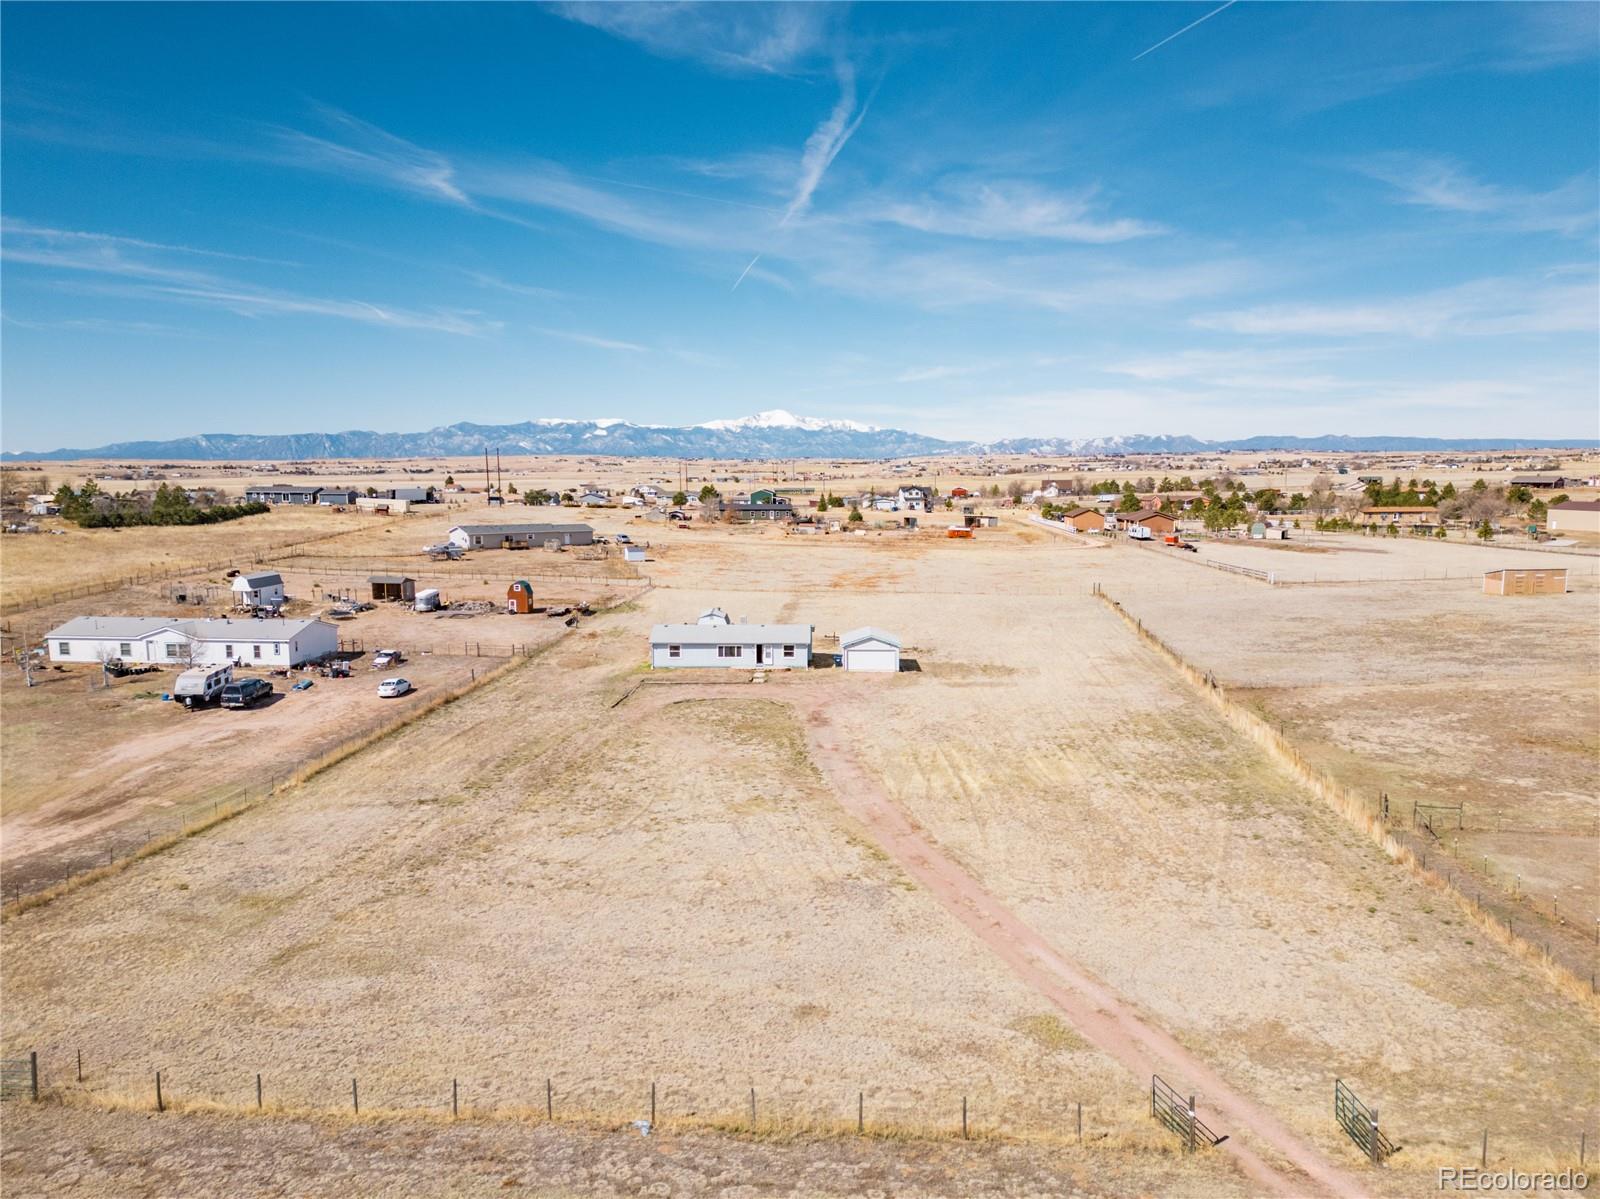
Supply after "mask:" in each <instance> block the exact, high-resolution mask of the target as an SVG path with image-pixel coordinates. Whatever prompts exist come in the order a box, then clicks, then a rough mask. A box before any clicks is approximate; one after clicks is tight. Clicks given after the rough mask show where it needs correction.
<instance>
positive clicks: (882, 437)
mask: <svg viewBox="0 0 1600 1199" xmlns="http://www.w3.org/2000/svg"><path fill="white" fill-rule="evenodd" d="M1597 446H1600V441H1596V440H1584V439H1570V438H1558V439H1547V440H1540V439H1536V438H1520V439H1516V438H1455V437H1450V438H1443V437H1348V436H1335V435H1329V436H1323V437H1272V436H1261V437H1246V438H1242V439H1238V440H1234V441H1207V440H1204V439H1202V438H1198V437H1188V436H1184V435H1165V434H1162V435H1146V434H1136V435H1131V436H1119V437H1081V438H1079V437H1014V438H1007V439H1004V440H1001V441H993V442H976V441H948V440H944V439H941V438H937V437H928V436H925V435H923V434H921V433H909V432H907V431H905V430H904V429H880V428H878V427H876V426H874V425H864V424H860V423H858V422H856V421H846V420H824V419H820V418H816V417H802V416H795V415H794V414H792V413H789V412H785V411H783V410H782V409H774V410H771V411H768V412H759V413H757V414H756V415H754V416H748V417H743V418H741V419H738V420H717V421H708V422H706V423H705V424H701V425H687V426H672V425H638V424H633V423H631V422H629V421H624V420H564V419H557V418H550V417H544V418H541V419H538V420H530V421H523V422H522V423H520V424H509V425H477V424H471V423H469V422H466V421H463V422H461V423H458V424H454V425H444V426H441V427H439V428H435V429H428V430H426V431H425V432H421V433H375V432H372V431H370V430H364V429H351V430H347V431H345V432H342V433H286V434H255V433H201V434H196V435H194V436H192V437H180V438H176V439H174V440H171V441H124V442H115V443H113V444H111V445H102V446H95V447H93V448H70V449H69V448H63V449H58V450H48V451H31V450H24V451H18V452H7V453H5V454H0V458H4V459H5V460H6V461H11V462H40V461H70V460H74V459H80V458H99V459H106V458H111V459H119V460H120V459H132V460H146V461H149V460H158V461H171V462H182V461H190V460H200V461H213V462H217V461H229V462H239V461H244V462H253V461H263V462H265V461H305V460H308V459H315V458H435V457H461V456H464V455H469V454H480V453H482V452H483V451H484V449H485V448H488V449H491V450H499V451H500V453H502V454H508V455H522V454H558V455H565V456H572V455H581V456H585V457H588V456H605V457H629V458H634V457H637V458H745V459H773V458H867V459H872V458H906V457H924V456H933V455H947V454H974V453H988V454H1034V455H1038V456H1042V457H1052V458H1072V457H1105V456H1108V455H1133V454H1194V453H1207V452H1220V451H1224V450H1282V451H1287V452H1292V453H1318V452H1321V453H1326V452H1330V451H1355V452H1362V453H1382V452H1386V451H1389V452H1394V451H1400V452H1404V451H1411V450H1431V451H1435V452H1439V451H1444V452H1449V451H1470V450H1531V449H1550V448H1556V447H1561V448H1575V449H1576V448H1581V449H1593V448H1595V447H1597Z"/></svg>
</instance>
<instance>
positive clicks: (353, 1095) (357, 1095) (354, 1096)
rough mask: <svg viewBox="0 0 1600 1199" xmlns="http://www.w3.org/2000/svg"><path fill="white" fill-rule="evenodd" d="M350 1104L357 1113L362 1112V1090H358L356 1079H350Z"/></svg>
mask: <svg viewBox="0 0 1600 1199" xmlns="http://www.w3.org/2000/svg"><path fill="white" fill-rule="evenodd" d="M350 1106H351V1108H352V1109H353V1110H354V1111H355V1112H356V1114H357V1115H360V1114H361V1092H359V1091H358V1090H356V1080H355V1079H353V1078H352V1079H351V1080H350Z"/></svg>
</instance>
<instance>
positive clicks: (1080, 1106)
mask: <svg viewBox="0 0 1600 1199" xmlns="http://www.w3.org/2000/svg"><path fill="white" fill-rule="evenodd" d="M1078 1144H1080V1145H1081V1144H1083V1104H1081V1103H1080V1104H1078Z"/></svg>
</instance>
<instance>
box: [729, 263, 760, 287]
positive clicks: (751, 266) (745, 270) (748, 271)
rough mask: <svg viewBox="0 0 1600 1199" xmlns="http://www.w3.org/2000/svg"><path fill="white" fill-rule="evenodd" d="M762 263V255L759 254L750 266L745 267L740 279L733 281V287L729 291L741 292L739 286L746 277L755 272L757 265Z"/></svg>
mask: <svg viewBox="0 0 1600 1199" xmlns="http://www.w3.org/2000/svg"><path fill="white" fill-rule="evenodd" d="M760 261H761V255H759V254H757V255H756V256H755V257H754V258H752V259H751V260H750V265H749V266H747V267H745V268H744V270H742V271H740V272H739V277H738V278H737V279H735V280H734V281H733V286H732V287H730V288H728V290H729V291H738V290H739V284H741V283H743V282H744V277H745V276H746V275H748V274H749V273H750V272H751V271H753V270H755V266H756V263H758V262H760Z"/></svg>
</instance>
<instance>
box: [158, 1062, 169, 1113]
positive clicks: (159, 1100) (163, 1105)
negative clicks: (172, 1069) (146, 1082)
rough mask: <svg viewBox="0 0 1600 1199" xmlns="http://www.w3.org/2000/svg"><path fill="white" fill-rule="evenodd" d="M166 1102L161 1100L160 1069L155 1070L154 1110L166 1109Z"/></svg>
mask: <svg viewBox="0 0 1600 1199" xmlns="http://www.w3.org/2000/svg"><path fill="white" fill-rule="evenodd" d="M166 1110H167V1108H166V1104H164V1103H163V1102H162V1101H161V1071H160V1070H157V1071H156V1111H158V1112H164V1111H166Z"/></svg>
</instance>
